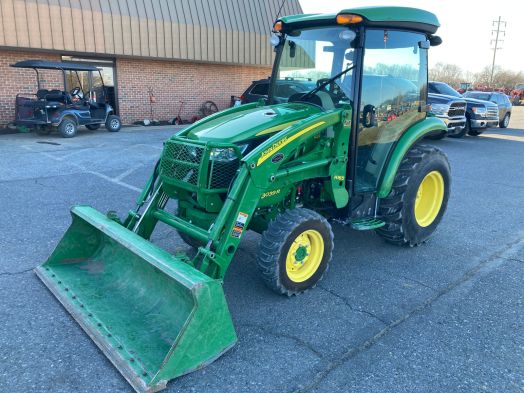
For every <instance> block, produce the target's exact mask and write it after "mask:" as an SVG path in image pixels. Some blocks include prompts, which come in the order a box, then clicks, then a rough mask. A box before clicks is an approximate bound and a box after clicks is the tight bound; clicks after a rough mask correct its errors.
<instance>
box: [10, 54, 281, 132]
mask: <svg viewBox="0 0 524 393" xmlns="http://www.w3.org/2000/svg"><path fill="white" fill-rule="evenodd" d="M28 59H42V60H51V61H60V60H61V56H60V54H48V53H39V52H22V51H12V50H3V49H0V81H2V85H1V86H0V128H1V127H3V126H5V125H6V124H8V123H10V122H12V121H13V120H14V117H15V97H16V94H17V93H29V94H30V93H35V92H36V90H37V83H36V75H35V72H34V71H33V70H30V69H17V68H13V67H10V66H9V65H10V64H13V63H16V62H18V61H22V60H28ZM270 73H271V69H270V68H269V67H254V66H244V65H226V64H209V63H196V62H186V61H167V60H149V59H132V58H118V59H117V60H116V80H117V88H118V92H117V97H118V103H119V111H120V115H121V117H122V121H123V123H124V124H131V123H133V122H134V121H137V120H143V119H146V118H147V119H150V118H151V107H150V104H149V93H148V90H149V88H151V90H152V92H153V94H154V95H155V98H156V103H154V104H153V118H155V119H158V120H171V119H173V118H174V117H175V116H176V115H177V113H178V108H179V105H180V100H183V101H185V104H184V106H183V108H182V118H183V119H190V118H191V117H192V116H194V115H198V111H199V108H200V106H201V104H202V103H203V102H204V101H206V100H211V101H213V102H215V103H216V104H217V106H218V108H219V109H224V108H227V107H228V106H229V104H230V98H231V95H237V96H239V95H240V94H242V93H243V92H244V90H245V89H246V88H247V87H248V86H249V85H250V83H251V81H253V80H256V79H261V78H266V77H268V76H269V75H270ZM40 76H41V82H42V88H46V89H62V86H63V81H62V73H61V72H60V71H46V70H41V71H40Z"/></svg>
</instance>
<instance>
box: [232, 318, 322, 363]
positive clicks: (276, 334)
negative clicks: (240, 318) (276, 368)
mask: <svg viewBox="0 0 524 393" xmlns="http://www.w3.org/2000/svg"><path fill="white" fill-rule="evenodd" d="M238 326H242V327H246V328H248V329H257V330H260V331H261V332H262V333H265V334H267V335H270V336H273V337H276V338H285V339H288V340H291V341H294V342H295V343H297V344H298V345H300V346H301V347H304V348H306V349H307V350H309V351H310V352H312V353H313V354H314V355H316V356H317V357H318V358H323V357H324V356H323V355H322V353H321V352H320V351H318V350H317V349H315V348H314V347H313V346H312V345H311V344H309V343H308V342H307V341H305V340H303V339H301V338H300V337H297V336H293V335H292V334H288V333H284V332H276V331H274V330H272V329H269V328H268V327H265V326H260V325H255V324H252V323H240V324H238Z"/></svg>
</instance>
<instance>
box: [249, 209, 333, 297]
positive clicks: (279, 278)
mask: <svg viewBox="0 0 524 393" xmlns="http://www.w3.org/2000/svg"><path fill="white" fill-rule="evenodd" d="M332 254H333V231H332V230H331V226H330V225H329V223H328V222H327V220H326V219H325V218H324V217H322V216H321V215H320V214H318V213H315V212H314V211H312V210H308V209H303V208H297V209H292V210H286V211H284V212H283V213H280V214H279V215H278V216H277V217H276V219H274V220H272V221H271V222H270V223H269V226H268V228H267V230H266V231H264V233H262V238H261V240H260V248H259V252H258V258H257V266H258V268H259V271H260V273H261V275H262V279H263V280H264V282H265V284H266V285H267V286H268V287H269V288H271V289H272V290H273V291H275V292H277V293H279V294H283V295H287V296H292V295H298V294H299V293H302V292H304V291H306V290H307V289H309V288H313V287H314V286H315V285H316V284H317V283H318V282H319V281H320V280H321V279H322V277H323V275H324V273H325V272H326V270H327V268H328V265H329V262H330V261H331V258H332Z"/></svg>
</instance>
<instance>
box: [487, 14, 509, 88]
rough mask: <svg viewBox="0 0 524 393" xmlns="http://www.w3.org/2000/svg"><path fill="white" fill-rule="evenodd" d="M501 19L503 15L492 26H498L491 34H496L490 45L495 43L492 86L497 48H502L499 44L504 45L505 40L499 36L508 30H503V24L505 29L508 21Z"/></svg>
mask: <svg viewBox="0 0 524 393" xmlns="http://www.w3.org/2000/svg"><path fill="white" fill-rule="evenodd" d="M500 19H501V17H500V16H499V19H498V20H494V21H493V24H492V25H491V26H492V27H493V26H496V29H492V30H491V35H493V34H495V39H492V40H491V42H490V45H493V47H492V48H491V49H492V50H493V63H492V64H491V77H490V78H489V84H490V86H491V85H492V84H493V74H494V73H495V58H496V56H497V50H498V49H502V46H499V45H502V43H503V42H504V40H503V39H500V38H499V37H500V35H502V36H505V35H506V30H501V25H502V26H503V28H504V29H506V22H505V21H503V20H500Z"/></svg>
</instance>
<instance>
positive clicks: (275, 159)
mask: <svg viewBox="0 0 524 393" xmlns="http://www.w3.org/2000/svg"><path fill="white" fill-rule="evenodd" d="M283 159H284V155H283V154H282V153H277V154H275V155H274V156H273V157H271V162H272V163H273V164H276V163H277V162H280V161H282V160H283Z"/></svg>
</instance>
